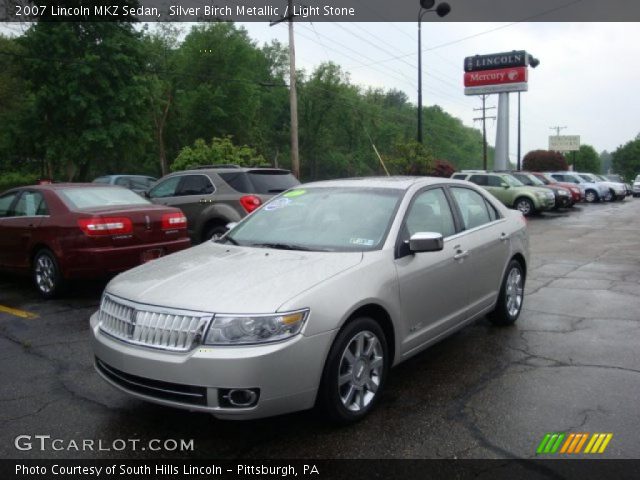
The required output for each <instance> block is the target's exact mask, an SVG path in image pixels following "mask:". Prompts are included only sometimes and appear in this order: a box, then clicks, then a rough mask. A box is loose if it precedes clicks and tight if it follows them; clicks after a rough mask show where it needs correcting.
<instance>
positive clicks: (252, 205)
mask: <svg viewBox="0 0 640 480" xmlns="http://www.w3.org/2000/svg"><path fill="white" fill-rule="evenodd" d="M240 204H241V205H242V208H244V209H245V210H246V211H247V213H251V212H253V211H254V210H255V209H256V208H258V207H259V206H260V205H261V204H262V202H261V201H260V198H259V197H256V196H255V195H245V196H243V197H240Z"/></svg>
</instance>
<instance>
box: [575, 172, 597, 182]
mask: <svg viewBox="0 0 640 480" xmlns="http://www.w3.org/2000/svg"><path fill="white" fill-rule="evenodd" d="M578 175H580V177H582V178H583V179H584V180H586V181H587V182H593V181H596V180H597V178H594V177H593V176H591V175H589V174H588V173H579V174H578Z"/></svg>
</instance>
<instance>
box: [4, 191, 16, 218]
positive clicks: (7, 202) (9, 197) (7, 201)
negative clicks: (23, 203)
mask: <svg viewBox="0 0 640 480" xmlns="http://www.w3.org/2000/svg"><path fill="white" fill-rule="evenodd" d="M17 195H18V192H12V193H7V194H6V195H3V196H2V197H0V218H2V217H8V216H10V215H11V212H10V208H11V204H12V203H13V201H14V200H15V198H16V196H17Z"/></svg>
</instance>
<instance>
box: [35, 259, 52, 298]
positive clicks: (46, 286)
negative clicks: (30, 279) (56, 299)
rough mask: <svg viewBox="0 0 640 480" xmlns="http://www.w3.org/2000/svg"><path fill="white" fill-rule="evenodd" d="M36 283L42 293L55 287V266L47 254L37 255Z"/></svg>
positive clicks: (49, 291)
mask: <svg viewBox="0 0 640 480" xmlns="http://www.w3.org/2000/svg"><path fill="white" fill-rule="evenodd" d="M35 277H36V285H37V286H38V288H39V289H40V291H41V292H42V293H51V291H53V289H54V288H55V278H56V266H55V265H54V263H53V260H52V259H51V257H49V256H48V255H39V256H38V258H37V259H36V268H35Z"/></svg>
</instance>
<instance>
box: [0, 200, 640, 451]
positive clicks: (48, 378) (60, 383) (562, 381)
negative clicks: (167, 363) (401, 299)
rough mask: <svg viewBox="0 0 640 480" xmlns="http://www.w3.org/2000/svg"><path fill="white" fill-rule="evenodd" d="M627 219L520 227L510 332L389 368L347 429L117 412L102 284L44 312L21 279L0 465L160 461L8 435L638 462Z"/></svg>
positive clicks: (637, 279)
mask: <svg viewBox="0 0 640 480" xmlns="http://www.w3.org/2000/svg"><path fill="white" fill-rule="evenodd" d="M639 212H640V200H634V199H632V198H628V199H627V200H626V201H625V202H622V203H609V204H597V205H581V206H579V207H576V208H574V209H573V211H571V212H564V213H549V214H545V215H542V216H539V217H535V218H533V219H531V220H530V221H529V230H530V235H531V253H532V255H531V264H530V265H529V272H528V279H527V288H526V291H527V296H526V298H525V306H524V311H523V313H522V316H521V317H520V319H519V320H518V322H517V324H516V325H515V326H513V327H509V328H495V327H492V326H491V325H490V324H489V322H488V321H486V320H485V319H481V320H479V321H477V322H476V323H474V324H473V325H471V326H469V327H467V328H465V329H464V330H462V331H461V332H459V333H457V334H455V335H454V336H452V337H450V338H449V339H447V340H445V341H443V342H441V343H439V344H438V345H436V346H434V347H432V348H431V349H429V350H428V351H426V352H424V353H423V354H421V355H418V356H417V357H414V358H412V359H411V360H409V361H407V362H405V363H404V364H402V365H400V366H398V367H397V368H396V369H394V370H393V371H392V375H391V377H390V380H389V382H388V383H387V388H386V391H385V393H384V395H383V397H382V401H381V404H380V405H379V407H378V408H377V410H376V411H374V412H373V413H372V415H370V416H369V417H368V418H366V419H365V420H364V421H362V422H361V423H359V424H356V425H353V426H351V427H347V428H336V427H333V426H331V425H328V424H327V423H326V422H324V421H323V419H322V418H320V417H319V416H318V415H316V414H314V413H313V412H301V413H296V414H291V415H286V416H282V417H277V418H271V419H266V420H261V421H252V422H229V421H220V420H216V419H214V418H212V417H210V416H208V415H206V414H200V413H189V412H183V411H178V410H172V409H169V408H164V407H160V406H156V405H152V404H147V403H144V402H141V401H138V400H135V399H132V398H129V397H127V396H125V395H123V394H121V393H120V392H118V391H116V390H114V389H113V388H111V387H110V386H108V385H107V384H105V383H104V382H103V381H102V380H101V379H100V378H99V377H98V375H97V374H96V373H94V370H93V366H92V354H91V351H90V349H89V342H88V337H89V332H88V318H89V315H90V314H91V313H92V312H93V311H94V310H95V309H96V308H97V306H98V302H99V298H100V293H101V291H102V288H103V287H104V282H92V283H86V284H81V285H80V284H78V285H75V286H74V288H73V293H71V294H69V295H68V296H67V297H65V298H63V299H60V300H55V301H43V300H41V299H40V298H39V297H38V295H37V294H36V292H35V291H34V290H33V289H32V287H31V285H30V283H29V281H28V280H27V279H22V278H17V277H13V276H9V275H2V276H0V306H2V307H11V308H13V309H19V310H20V311H25V312H29V313H31V314H33V315H31V316H30V318H22V317H20V316H16V313H18V314H19V313H20V312H13V313H7V312H6V311H0V378H1V379H2V382H0V457H1V458H116V457H119V458H125V457H127V458H162V457H163V456H167V452H163V451H159V452H156V451H149V449H145V450H142V449H138V450H136V451H132V450H131V449H127V450H125V451H115V450H113V449H112V450H110V451H106V450H103V451H85V452H77V451H74V450H62V451H53V450H47V451H44V452H42V451H39V450H38V449H36V448H34V449H32V450H26V451H20V450H17V449H16V448H15V447H14V439H15V437H16V436H18V435H50V436H51V437H52V438H59V439H64V440H65V441H70V440H76V441H78V442H81V441H82V440H83V439H95V440H96V441H97V440H102V441H103V442H104V443H103V445H105V446H108V445H111V444H112V442H113V441H114V440H115V439H131V438H133V439H140V440H141V441H142V443H141V445H144V444H145V443H144V442H146V441H147V440H149V439H167V438H170V439H187V440H188V439H193V440H194V447H195V448H194V451H193V452H173V454H172V455H170V456H172V457H179V456H191V457H203V458H204V457H207V458H224V459H252V458H263V459H266V458H512V457H517V458H531V457H535V450H536V448H537V446H538V444H539V443H540V440H541V439H542V437H543V436H544V434H545V433H547V432H611V433H613V439H612V440H611V443H610V445H609V446H608V448H607V450H606V452H605V453H604V454H602V455H601V456H602V457H604V458H639V457H640V404H639V403H638V398H640V381H639V380H640V348H638V345H640V213H639ZM5 310H6V309H5ZM34 445H35V444H34Z"/></svg>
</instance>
